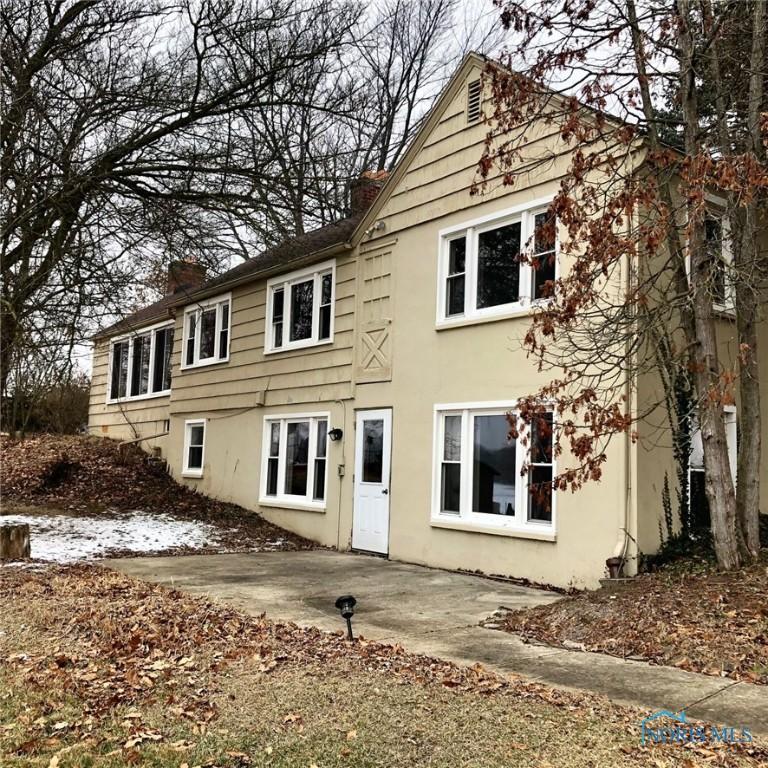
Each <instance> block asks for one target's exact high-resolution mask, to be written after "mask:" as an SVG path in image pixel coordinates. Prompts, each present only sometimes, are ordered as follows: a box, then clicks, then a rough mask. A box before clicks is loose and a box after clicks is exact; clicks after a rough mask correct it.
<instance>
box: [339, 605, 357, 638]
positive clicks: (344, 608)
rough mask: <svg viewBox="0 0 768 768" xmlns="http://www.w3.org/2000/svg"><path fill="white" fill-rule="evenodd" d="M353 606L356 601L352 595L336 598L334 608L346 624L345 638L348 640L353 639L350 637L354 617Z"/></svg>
mask: <svg viewBox="0 0 768 768" xmlns="http://www.w3.org/2000/svg"><path fill="white" fill-rule="evenodd" d="M355 605H357V600H355V598H354V597H352V595H342V596H341V597H337V598H336V607H337V608H338V609H339V613H341V616H342V618H343V619H345V620H346V622H347V637H348V638H349V639H350V640H354V639H355V638H354V637H353V636H352V617H353V616H354V615H355Z"/></svg>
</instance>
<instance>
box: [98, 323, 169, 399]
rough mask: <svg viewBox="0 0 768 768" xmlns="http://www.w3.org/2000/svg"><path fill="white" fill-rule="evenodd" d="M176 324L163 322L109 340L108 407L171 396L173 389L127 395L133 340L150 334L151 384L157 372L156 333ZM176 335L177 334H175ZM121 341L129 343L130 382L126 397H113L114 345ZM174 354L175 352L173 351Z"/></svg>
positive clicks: (129, 365) (131, 364)
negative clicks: (155, 371)
mask: <svg viewBox="0 0 768 768" xmlns="http://www.w3.org/2000/svg"><path fill="white" fill-rule="evenodd" d="M174 327H175V323H174V321H173V320H171V321H170V322H168V321H167V320H163V321H162V322H159V323H155V324H154V325H148V326H146V327H145V328H138V329H137V330H135V331H131V332H130V333H123V334H121V335H120V336H113V337H111V338H110V340H109V351H108V356H109V360H108V362H107V399H106V402H107V405H115V404H117V403H126V402H134V401H136V400H152V399H153V398H155V397H168V395H170V394H171V388H170V387H169V388H168V389H163V390H160V391H159V392H146V393H145V394H143V395H129V394H127V393H128V392H129V391H130V389H131V369H132V367H133V340H134V339H136V338H138V337H139V336H146V335H147V334H150V345H149V376H150V383H151V380H152V376H153V375H154V370H155V343H154V339H155V331H159V330H165V329H166V328H174ZM174 335H175V334H174ZM121 341H127V342H129V343H128V381H127V382H126V395H125V397H112V372H113V371H112V369H113V365H114V353H113V349H114V345H115V344H118V343H120V342H121ZM171 353H173V350H171Z"/></svg>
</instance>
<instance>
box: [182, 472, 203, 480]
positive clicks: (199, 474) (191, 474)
mask: <svg viewBox="0 0 768 768" xmlns="http://www.w3.org/2000/svg"><path fill="white" fill-rule="evenodd" d="M181 476H182V477H189V478H192V479H195V480H199V479H200V478H201V477H202V476H203V470H202V469H185V470H184V471H183V472H182V473H181Z"/></svg>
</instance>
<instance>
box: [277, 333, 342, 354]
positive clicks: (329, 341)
mask: <svg viewBox="0 0 768 768" xmlns="http://www.w3.org/2000/svg"><path fill="white" fill-rule="evenodd" d="M327 344H333V337H331V338H330V339H323V340H322V341H309V342H308V343H306V344H304V343H295V342H294V343H293V344H289V345H286V346H284V347H277V348H276V349H267V348H266V347H264V354H265V355H278V354H280V353H281V352H293V351H294V350H296V349H309V348H311V347H323V346H326V345H327Z"/></svg>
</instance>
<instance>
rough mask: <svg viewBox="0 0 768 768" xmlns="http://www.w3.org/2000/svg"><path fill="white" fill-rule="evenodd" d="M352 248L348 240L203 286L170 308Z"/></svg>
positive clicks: (191, 302) (181, 298) (182, 305)
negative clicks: (215, 283)
mask: <svg viewBox="0 0 768 768" xmlns="http://www.w3.org/2000/svg"><path fill="white" fill-rule="evenodd" d="M352 248H353V245H352V243H351V242H350V241H349V240H345V241H344V242H341V243H334V244H333V245H329V246H326V247H325V248H322V249H320V250H319V251H312V252H311V253H308V254H303V255H301V256H298V257H296V258H295V259H291V260H289V261H283V262H280V263H279V264H273V265H272V266H270V267H266V268H264V269H260V270H258V271H256V272H249V273H248V274H247V275H242V276H240V277H237V278H234V279H233V280H227V281H225V282H222V283H219V284H218V285H213V286H210V287H205V286H204V287H202V288H200V289H198V290H196V291H194V292H192V293H188V294H186V295H184V296H181V297H179V300H178V301H174V302H173V303H172V304H171V305H170V307H171V308H173V309H175V308H177V307H184V306H187V305H188V304H193V303H194V302H195V301H199V300H202V299H207V298H210V297H211V296H216V295H217V294H219V293H225V292H226V291H231V290H232V289H233V288H239V287H240V286H241V285H247V284H248V283H252V282H255V281H257V280H262V279H263V278H265V277H271V276H273V275H279V274H281V273H283V272H288V271H289V270H291V269H295V268H297V267H303V266H306V265H309V264H313V263H315V262H317V261H322V260H323V259H327V258H328V257H330V256H335V255H337V254H339V253H343V252H347V251H351V250H352Z"/></svg>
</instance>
